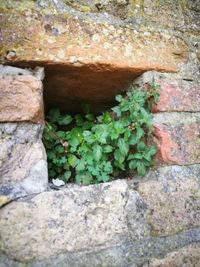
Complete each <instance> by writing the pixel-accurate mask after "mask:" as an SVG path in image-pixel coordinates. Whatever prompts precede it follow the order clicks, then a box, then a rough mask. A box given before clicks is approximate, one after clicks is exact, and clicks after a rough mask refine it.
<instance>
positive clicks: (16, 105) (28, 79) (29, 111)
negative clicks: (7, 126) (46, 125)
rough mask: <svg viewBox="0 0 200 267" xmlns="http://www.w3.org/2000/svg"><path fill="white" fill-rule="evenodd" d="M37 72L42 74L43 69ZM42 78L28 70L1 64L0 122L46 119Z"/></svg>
mask: <svg viewBox="0 0 200 267" xmlns="http://www.w3.org/2000/svg"><path fill="white" fill-rule="evenodd" d="M36 73H38V74H39V73H41V74H42V69H38V71H37V70H36ZM40 78H42V77H41V76H40V77H38V76H37V75H34V72H31V71H28V70H23V69H20V68H14V67H4V66H0V92H1V93H0V122H17V121H33V122H39V121H40V122H41V121H42V120H43V119H44V112H43V92H42V82H41V79H40Z"/></svg>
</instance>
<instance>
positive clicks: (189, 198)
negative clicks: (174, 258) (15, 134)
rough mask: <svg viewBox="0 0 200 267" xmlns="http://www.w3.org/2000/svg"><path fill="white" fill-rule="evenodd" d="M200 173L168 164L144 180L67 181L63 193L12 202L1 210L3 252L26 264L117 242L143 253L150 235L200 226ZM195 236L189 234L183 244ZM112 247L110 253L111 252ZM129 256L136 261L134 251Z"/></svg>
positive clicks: (199, 169)
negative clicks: (81, 182) (81, 184)
mask: <svg viewBox="0 0 200 267" xmlns="http://www.w3.org/2000/svg"><path fill="white" fill-rule="evenodd" d="M199 174H200V165H193V166H188V167H183V166H182V167H181V166H169V167H163V168H159V169H158V170H152V171H150V172H149V173H148V174H147V175H146V177H145V178H144V180H143V181H140V180H138V179H136V178H135V179H134V180H133V181H126V180H116V181H114V182H112V183H106V184H99V185H90V186H87V187H81V186H77V185H67V186H66V188H64V189H62V190H59V191H49V192H44V193H40V194H38V195H36V196H34V197H32V198H30V197H29V198H25V199H19V200H18V201H17V202H16V201H15V202H11V203H10V204H8V205H6V206H5V207H3V208H2V209H1V210H0V229H1V241H0V247H1V251H2V252H5V253H6V255H7V256H8V257H9V258H11V259H15V260H18V261H22V262H31V261H33V260H34V259H37V260H43V259H47V258H49V257H56V255H59V254H67V253H75V254H74V255H79V256H80V254H76V253H78V252H81V251H82V252H84V251H88V253H94V251H100V250H101V249H102V250H104V251H105V250H106V249H108V248H109V247H113V246H118V247H119V249H121V250H122V251H124V252H123V253H125V251H126V248H127V246H128V244H132V243H134V246H136V244H138V243H137V242H139V243H140V241H141V242H144V244H146V245H144V244H143V243H142V244H143V245H141V244H140V245H137V246H139V247H137V246H136V247H134V248H133V249H134V250H135V249H137V250H138V251H140V250H141V249H142V251H144V248H141V246H147V248H149V246H150V247H151V246H154V245H153V244H154V243H152V242H153V241H151V242H150V243H148V242H149V241H148V240H151V237H157V236H159V235H163V236H166V235H171V234H176V233H181V232H182V231H183V230H187V229H190V228H191V227H193V228H194V227H197V226H199V225H200V223H199V222H200V213H199V210H200V201H199V192H200V189H199V184H200V180H199V179H200V176H199ZM195 238H196V237H194V235H191V236H190V238H189V234H187V237H185V239H184V240H185V241H184V243H183V244H185V243H186V244H188V242H191V241H194V240H196V239H195ZM159 240H160V241H159V242H166V241H162V240H164V239H159ZM172 240H173V239H172ZM175 240H176V239H175ZM146 242H147V243H146ZM156 242H157V241H156ZM169 242H170V245H169V248H168V249H170V247H171V246H173V248H174V247H175V246H176V242H177V241H176V242H175V241H171V239H169ZM173 242H175V243H173ZM165 245H166V244H165ZM166 246H167V245H166ZM147 248H146V247H145V249H147ZM151 249H153V248H151ZM154 249H155V248H154ZM165 249H166V248H165ZM112 251H113V250H111V251H110V252H106V253H108V254H109V255H110V253H111V255H112V253H113V252H112ZM114 251H116V250H114ZM122 251H121V252H120V253H121V257H122ZM145 251H146V250H145ZM161 251H162V250H161ZM170 251H171V250H170ZM99 253H100V255H101V257H102V255H104V254H101V252H99ZM140 253H141V252H140ZM145 253H147V252H145ZM148 253H149V252H148ZM154 254H155V251H154ZM94 255H95V253H94ZM106 255H107V254H106ZM116 255H118V254H115V253H114V255H113V256H112V257H116ZM147 255H149V254H147ZM159 255H160V254H159ZM76 257H78V256H76ZM94 257H95V256H94ZM106 257H108V255H107V256H106ZM129 257H130V261H133V258H132V256H131V254H130V255H129ZM127 258H128V256H127ZM140 258H142V256H141V257H140ZM47 266H48V265H47ZM49 266H51V265H49ZM56 266H57V265H56ZM60 266H61V265H60ZM69 266H70V265H69ZM72 266H73V265H72ZM74 266H76V265H74ZM83 266H87V265H83ZM91 266H92V265H91ZM94 266H96V265H95V264H94ZM102 266H128V265H102Z"/></svg>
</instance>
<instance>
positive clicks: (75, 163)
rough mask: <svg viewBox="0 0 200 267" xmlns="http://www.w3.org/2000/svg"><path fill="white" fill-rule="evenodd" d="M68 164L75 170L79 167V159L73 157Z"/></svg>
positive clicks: (70, 157)
mask: <svg viewBox="0 0 200 267" xmlns="http://www.w3.org/2000/svg"><path fill="white" fill-rule="evenodd" d="M68 162H69V165H70V166H71V167H72V168H74V167H75V166H76V165H77V163H78V159H77V157H76V156H75V155H71V156H69V158H68Z"/></svg>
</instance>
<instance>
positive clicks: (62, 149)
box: [55, 145, 65, 154]
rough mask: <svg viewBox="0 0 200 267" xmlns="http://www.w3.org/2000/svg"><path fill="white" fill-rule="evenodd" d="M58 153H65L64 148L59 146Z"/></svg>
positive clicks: (56, 148) (57, 147)
mask: <svg viewBox="0 0 200 267" xmlns="http://www.w3.org/2000/svg"><path fill="white" fill-rule="evenodd" d="M55 150H56V152H58V153H59V154H61V153H63V152H64V151H65V149H64V147H63V146H62V145H58V146H56V147H55Z"/></svg>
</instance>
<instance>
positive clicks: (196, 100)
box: [133, 71, 200, 112]
mask: <svg viewBox="0 0 200 267" xmlns="http://www.w3.org/2000/svg"><path fill="white" fill-rule="evenodd" d="M153 78H154V79H155V82H156V84H158V85H160V90H159V101H158V104H157V105H153V112H163V111H165V112H166V111H167V112H180V111H183V112H184V111H187V112H188V111H190V112H199V111H200V86H199V84H198V82H197V81H193V80H183V79H181V78H180V77H178V75H177V74H167V73H158V72H155V71H148V72H145V73H144V74H142V75H141V76H140V77H139V78H137V79H136V80H135V81H134V83H133V84H134V85H139V86H141V87H142V88H145V84H146V83H148V82H150V81H152V79H153Z"/></svg>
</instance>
